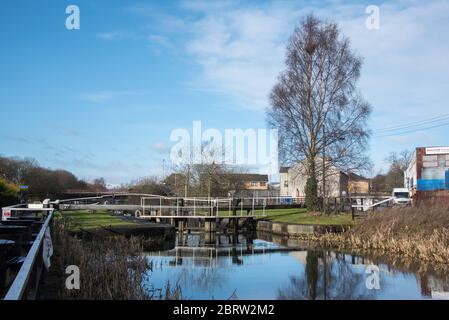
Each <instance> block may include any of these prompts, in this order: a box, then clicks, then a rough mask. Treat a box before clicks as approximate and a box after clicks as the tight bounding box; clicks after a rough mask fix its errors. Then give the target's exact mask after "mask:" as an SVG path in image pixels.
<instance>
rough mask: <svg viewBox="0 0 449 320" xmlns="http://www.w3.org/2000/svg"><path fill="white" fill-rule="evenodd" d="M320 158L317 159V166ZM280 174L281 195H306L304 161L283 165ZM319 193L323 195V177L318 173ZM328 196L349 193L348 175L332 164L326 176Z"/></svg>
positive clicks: (294, 196)
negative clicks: (290, 165) (287, 165)
mask: <svg viewBox="0 0 449 320" xmlns="http://www.w3.org/2000/svg"><path fill="white" fill-rule="evenodd" d="M318 165H320V160H319V159H318V160H317V168H318ZM279 176H280V196H281V197H282V196H283V197H292V198H302V197H305V187H306V183H307V172H306V166H305V165H304V161H301V162H298V163H297V164H295V165H294V166H292V167H281V168H280V170H279ZM317 181H318V193H319V194H320V195H322V187H323V182H322V181H323V179H322V176H321V174H318V177H317ZM325 188H326V197H341V196H345V195H347V194H348V175H346V174H345V173H344V172H342V171H341V170H339V169H338V168H336V167H335V166H330V168H328V169H327V177H326V183H325Z"/></svg>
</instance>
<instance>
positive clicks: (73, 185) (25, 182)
mask: <svg viewBox="0 0 449 320" xmlns="http://www.w3.org/2000/svg"><path fill="white" fill-rule="evenodd" d="M0 179H1V182H0V183H1V185H2V186H3V188H5V189H8V190H9V191H8V195H9V197H8V199H9V200H8V202H11V199H10V196H11V194H13V195H14V196H15V201H17V197H18V196H19V194H20V193H23V194H26V195H28V196H30V197H35V198H39V199H42V198H45V197H57V196H59V195H61V193H63V192H64V191H66V190H68V189H89V188H98V187H104V179H97V180H96V181H95V182H94V183H93V184H90V183H87V182H86V181H84V180H81V179H78V178H77V177H76V176H75V175H74V174H73V173H71V172H69V171H67V170H61V169H57V170H51V169H47V168H44V167H42V166H40V165H39V163H38V162H37V161H36V160H35V159H33V158H23V159H22V158H16V157H14V158H10V157H2V156H0ZM19 186H27V187H28V189H27V190H26V191H25V190H24V191H20V190H19ZM0 188H1V187H0ZM0 190H1V189H0ZM0 197H1V198H2V199H5V197H6V196H5V197H4V195H3V194H0Z"/></svg>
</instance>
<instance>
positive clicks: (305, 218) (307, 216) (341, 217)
mask: <svg viewBox="0 0 449 320" xmlns="http://www.w3.org/2000/svg"><path fill="white" fill-rule="evenodd" d="M256 214H262V210H256ZM265 214H266V217H261V218H259V219H265V220H270V221H275V222H285V223H294V224H308V225H352V224H353V221H352V218H351V214H329V215H325V214H322V215H320V214H316V213H313V214H312V213H308V212H307V209H300V208H298V209H271V210H265Z"/></svg>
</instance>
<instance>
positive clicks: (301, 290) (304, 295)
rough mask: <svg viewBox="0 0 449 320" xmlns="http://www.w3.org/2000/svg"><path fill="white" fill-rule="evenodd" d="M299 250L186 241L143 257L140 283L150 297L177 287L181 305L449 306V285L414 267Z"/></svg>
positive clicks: (254, 241)
mask: <svg viewBox="0 0 449 320" xmlns="http://www.w3.org/2000/svg"><path fill="white" fill-rule="evenodd" d="M211 243H213V244H211ZM301 245H302V244H300V243H295V242H293V243H292V242H291V241H288V242H287V241H286V240H285V239H282V238H273V237H271V236H269V235H260V234H257V235H252V236H247V235H246V236H245V235H239V236H238V237H237V238H236V239H234V238H233V236H232V235H225V234H217V235H214V236H213V237H212V238H211V237H210V235H209V234H202V233H198V234H188V235H184V236H183V237H182V239H177V240H176V245H175V246H174V248H172V249H170V250H163V251H153V252H148V253H146V254H147V257H148V260H149V261H150V262H151V264H152V271H151V272H149V273H148V277H147V279H146V281H145V282H146V285H147V287H148V288H151V290H153V291H154V289H157V290H159V291H163V290H165V289H164V288H165V287H166V285H167V283H170V285H171V286H172V287H173V286H175V285H178V286H179V287H180V289H181V292H182V298H183V299H198V300H202V299H448V298H449V292H448V291H449V280H448V279H447V278H446V277H441V276H437V275H435V274H434V273H432V272H430V271H423V270H422V268H420V266H419V265H414V266H413V267H412V268H411V267H410V266H408V267H407V268H400V267H393V266H392V265H389V264H386V263H379V262H374V261H376V260H372V259H370V257H369V256H363V257H362V256H356V255H352V254H347V253H341V252H335V251H329V250H323V249H317V248H310V246H309V247H308V246H303V247H301ZM290 248H294V250H291V249H290ZM301 248H303V249H301ZM158 288H159V289H158ZM156 297H157V295H156Z"/></svg>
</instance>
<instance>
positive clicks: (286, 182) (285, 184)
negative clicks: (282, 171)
mask: <svg viewBox="0 0 449 320" xmlns="http://www.w3.org/2000/svg"><path fill="white" fill-rule="evenodd" d="M284 187H285V188H288V180H284Z"/></svg>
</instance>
